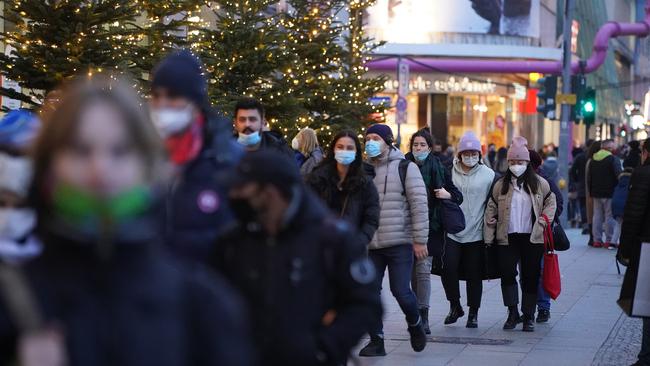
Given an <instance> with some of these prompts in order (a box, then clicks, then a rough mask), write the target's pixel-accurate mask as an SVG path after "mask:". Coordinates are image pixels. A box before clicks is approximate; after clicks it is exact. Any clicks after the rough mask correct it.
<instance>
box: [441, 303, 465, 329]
mask: <svg viewBox="0 0 650 366" xmlns="http://www.w3.org/2000/svg"><path fill="white" fill-rule="evenodd" d="M464 315H465V312H464V311H463V307H462V306H461V305H460V302H452V303H450V305H449V314H447V317H446V318H445V325H448V324H454V323H455V322H456V321H458V318H462V317H463V316H464Z"/></svg>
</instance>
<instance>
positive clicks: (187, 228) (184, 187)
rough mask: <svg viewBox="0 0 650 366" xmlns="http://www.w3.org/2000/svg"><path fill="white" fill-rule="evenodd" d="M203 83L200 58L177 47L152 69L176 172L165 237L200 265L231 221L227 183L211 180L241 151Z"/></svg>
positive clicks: (154, 101)
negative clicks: (213, 106)
mask: <svg viewBox="0 0 650 366" xmlns="http://www.w3.org/2000/svg"><path fill="white" fill-rule="evenodd" d="M207 85H208V84H207V80H206V78H205V76H204V72H203V67H202V66H201V62H200V61H199V59H198V58H197V57H196V56H195V55H193V54H192V53H191V52H190V51H187V50H182V51H178V52H176V53H173V54H171V55H169V56H168V57H167V58H165V59H164V60H163V61H162V62H161V63H160V64H159V65H158V66H157V67H156V69H155V70H154V72H153V78H152V81H151V99H150V103H149V104H150V110H151V117H152V120H153V122H154V124H155V126H156V128H157V129H158V132H159V133H160V135H161V136H162V138H163V139H164V143H165V147H166V149H167V153H168V154H169V159H170V161H171V163H172V164H173V166H174V170H175V171H174V176H173V179H172V181H171V183H170V184H169V188H168V189H167V202H166V204H165V206H166V207H165V208H166V210H165V214H164V219H163V221H164V222H165V227H164V233H165V241H166V244H167V246H168V247H169V248H170V249H171V251H172V252H173V253H174V254H175V255H176V256H178V257H179V258H181V259H184V260H187V261H191V262H198V263H203V262H205V261H206V258H207V257H208V256H209V254H210V253H211V250H212V248H211V247H212V245H213V244H214V242H215V239H216V238H217V236H218V235H219V234H221V233H223V231H224V230H225V228H226V227H228V226H229V225H230V224H232V221H233V216H232V212H231V211H230V208H229V207H228V200H227V187H226V186H225V185H224V184H223V183H221V182H220V180H218V179H215V178H216V177H217V176H218V175H227V174H228V173H229V172H230V171H231V170H232V169H233V167H234V165H235V163H236V162H237V161H238V160H239V159H240V158H241V156H242V155H243V149H242V148H241V147H240V146H239V145H238V144H237V143H236V142H235V141H233V139H232V134H231V129H230V122H229V120H228V119H227V118H225V117H224V116H223V115H221V114H220V113H218V112H217V111H214V110H213V109H212V108H211V107H210V103H209V101H208V92H207Z"/></svg>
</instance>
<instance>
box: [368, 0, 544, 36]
mask: <svg viewBox="0 0 650 366" xmlns="http://www.w3.org/2000/svg"><path fill="white" fill-rule="evenodd" d="M366 19H367V23H366V25H367V31H368V33H369V35H370V36H372V37H374V38H375V39H377V40H382V41H387V42H391V43H432V42H433V41H434V39H435V36H436V34H439V33H482V34H493V35H506V36H518V37H532V38H538V37H539V19H540V0H453V1H450V0H377V2H376V3H375V5H373V6H372V7H371V8H369V9H368V14H367V18H366Z"/></svg>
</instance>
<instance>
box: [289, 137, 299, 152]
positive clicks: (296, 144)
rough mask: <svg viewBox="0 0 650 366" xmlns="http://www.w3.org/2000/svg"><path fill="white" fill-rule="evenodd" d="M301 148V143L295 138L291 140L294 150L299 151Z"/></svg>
mask: <svg viewBox="0 0 650 366" xmlns="http://www.w3.org/2000/svg"><path fill="white" fill-rule="evenodd" d="M299 147H300V143H299V142H298V140H297V139H296V138H295V137H294V138H293V140H291V148H292V149H294V150H298V148H299Z"/></svg>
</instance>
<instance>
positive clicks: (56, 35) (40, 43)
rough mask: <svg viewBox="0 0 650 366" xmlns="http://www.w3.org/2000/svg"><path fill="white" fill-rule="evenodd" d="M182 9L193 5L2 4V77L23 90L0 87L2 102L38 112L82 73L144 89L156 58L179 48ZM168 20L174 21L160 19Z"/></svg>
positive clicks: (33, 0)
mask: <svg viewBox="0 0 650 366" xmlns="http://www.w3.org/2000/svg"><path fill="white" fill-rule="evenodd" d="M162 3H165V4H164V5H163V4H162ZM187 9H190V10H194V9H195V4H194V3H193V2H192V1H179V0H178V1H165V2H161V1H157V0H153V1H139V2H137V1H132V0H5V1H4V16H3V19H4V20H5V32H3V33H2V34H0V41H2V42H3V43H4V44H5V46H6V47H9V48H10V52H5V54H1V55H0V74H2V75H3V76H4V77H5V78H7V79H10V80H14V81H16V82H17V83H18V84H19V85H20V86H21V90H20V91H15V90H13V89H9V88H0V95H2V96H6V97H9V98H12V99H17V100H20V101H22V102H23V106H24V107H28V108H36V107H38V106H39V105H40V104H42V102H43V99H44V97H45V95H46V94H47V93H48V92H49V91H51V90H53V89H54V88H56V87H57V86H58V85H59V84H60V83H61V82H62V81H64V80H65V79H68V78H70V77H73V76H75V75H78V74H81V73H84V74H87V75H88V76H89V77H91V76H92V75H93V74H95V73H110V74H111V75H116V76H117V75H121V74H125V73H128V74H130V75H131V76H133V77H135V78H136V79H137V80H138V81H139V82H141V83H140V84H139V86H140V87H141V88H143V84H146V76H147V73H148V72H149V71H150V70H151V67H152V65H153V63H154V62H155V61H157V60H158V59H159V58H160V57H161V54H162V53H163V52H166V51H167V50H168V49H169V48H170V47H171V46H173V45H174V44H176V43H177V42H180V43H182V42H184V41H185V37H184V34H178V31H179V27H180V26H182V25H183V24H187V22H188V20H187V17H188V14H189V13H187V12H183V11H184V10H187ZM147 12H149V13H147ZM175 14H177V15H175ZM170 16H176V18H175V19H172V20H170V19H165V18H166V17H170ZM181 30H182V29H181ZM152 45H153V47H151V46H152Z"/></svg>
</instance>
